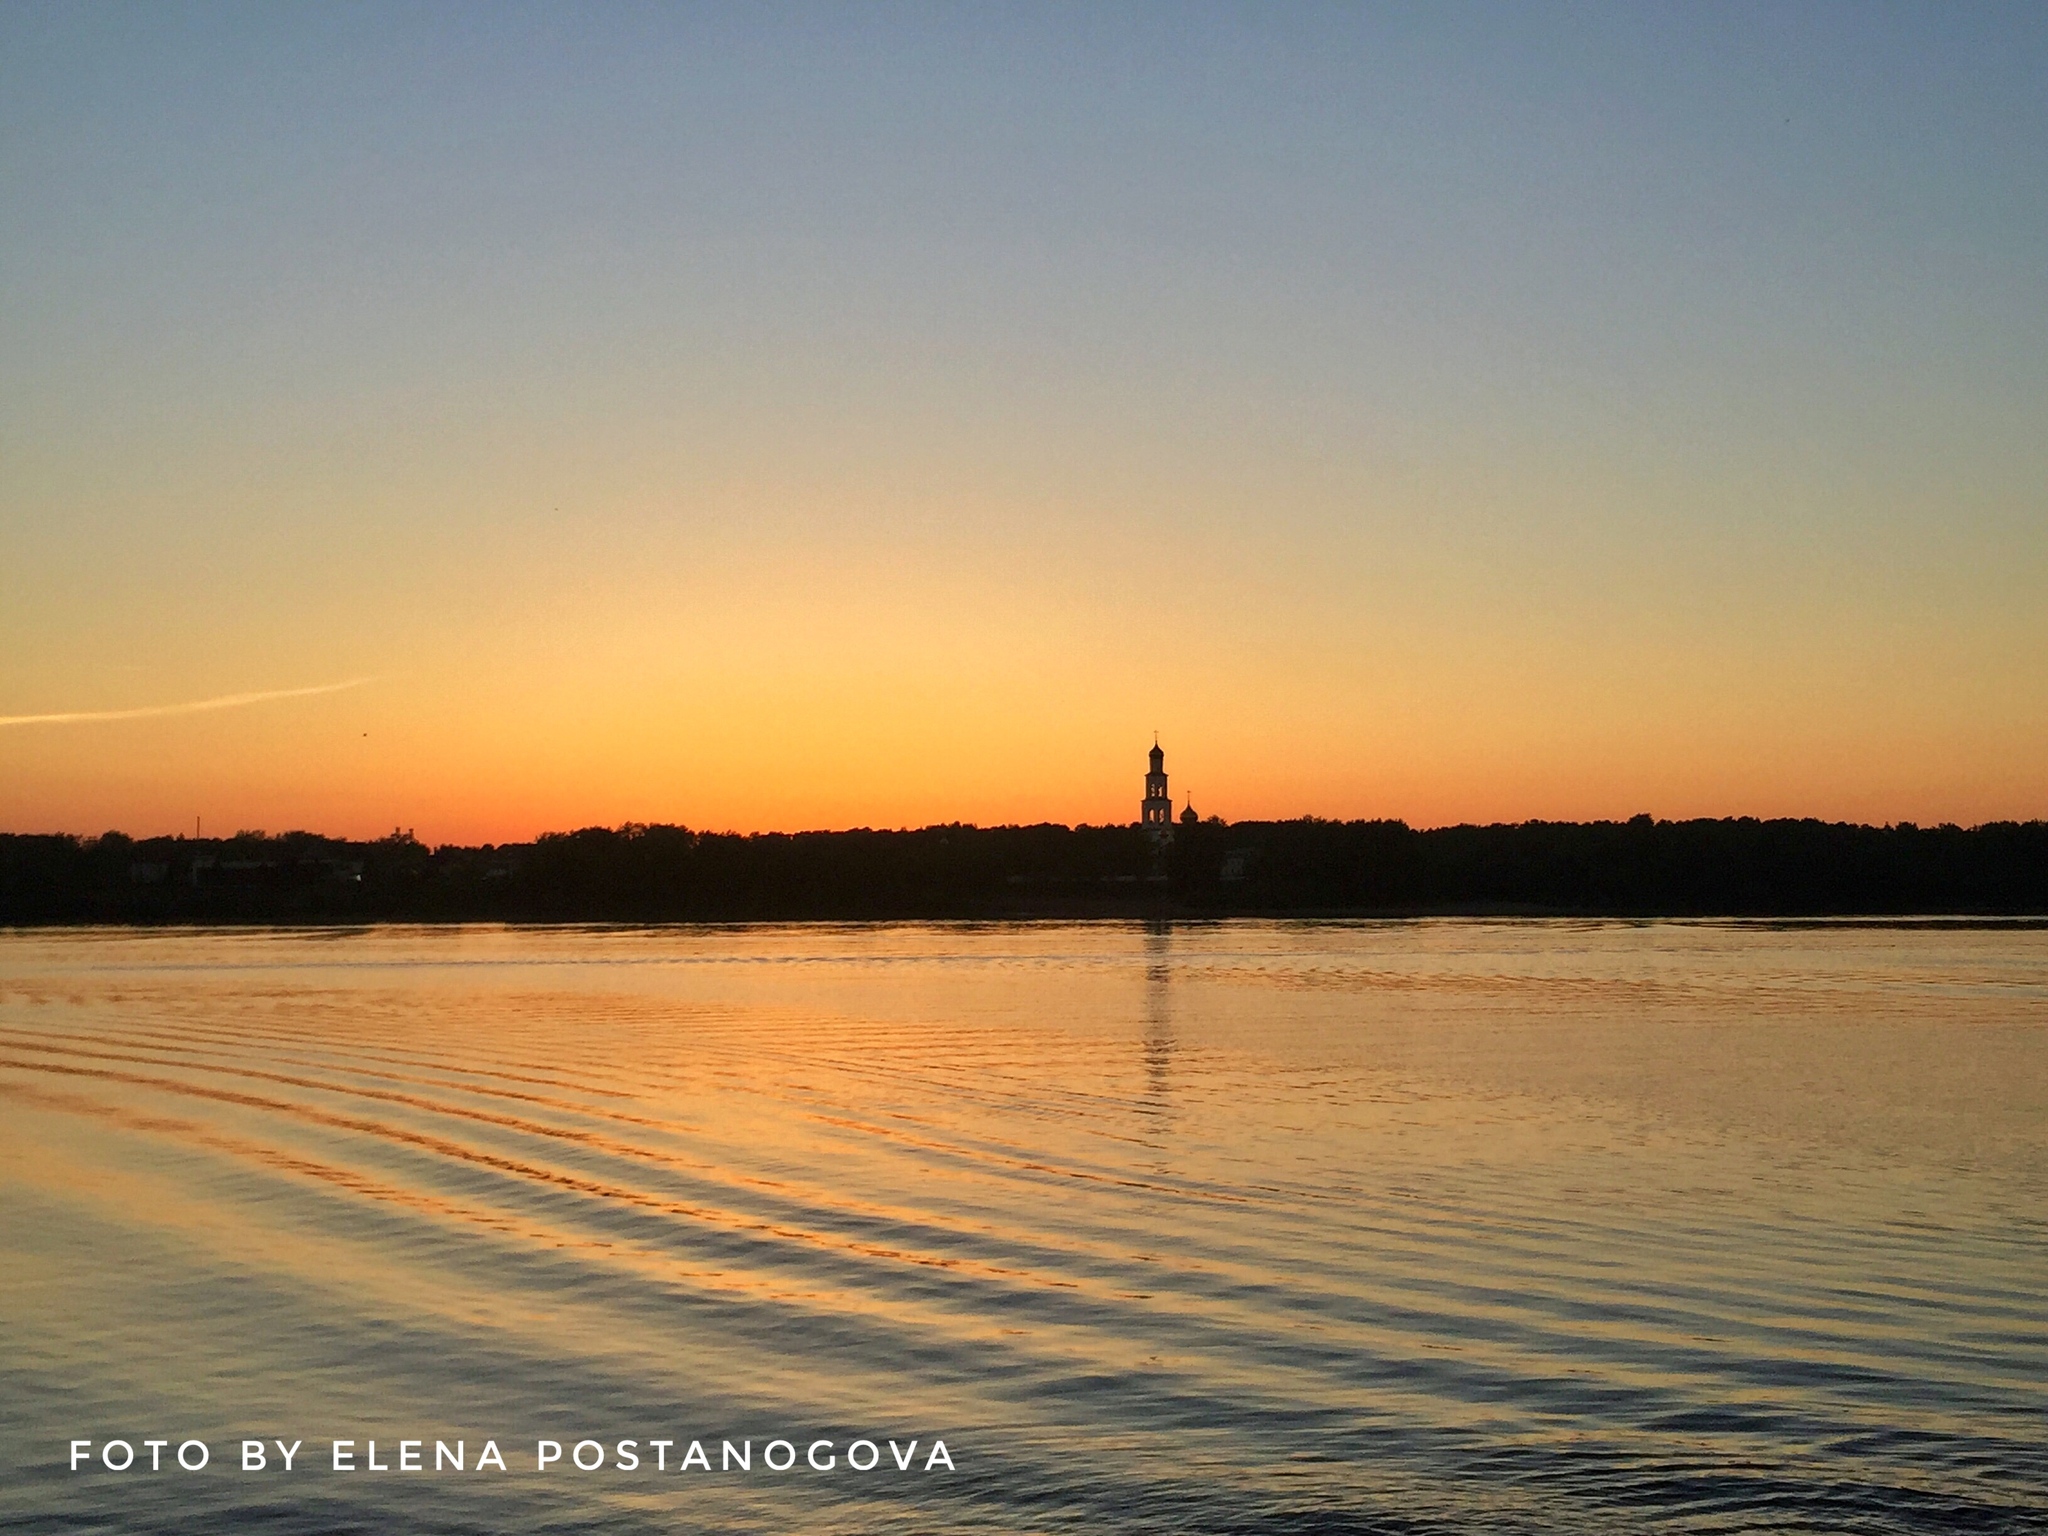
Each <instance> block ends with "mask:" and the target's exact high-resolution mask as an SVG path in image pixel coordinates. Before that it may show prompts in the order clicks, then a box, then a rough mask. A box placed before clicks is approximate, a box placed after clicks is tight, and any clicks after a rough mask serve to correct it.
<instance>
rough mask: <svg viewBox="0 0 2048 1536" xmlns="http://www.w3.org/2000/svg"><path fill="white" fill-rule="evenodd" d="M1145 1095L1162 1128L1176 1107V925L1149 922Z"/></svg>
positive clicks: (1145, 1102) (1149, 1110) (1147, 936)
mask: <svg viewBox="0 0 2048 1536" xmlns="http://www.w3.org/2000/svg"><path fill="white" fill-rule="evenodd" d="M1144 949H1145V1096H1144V1099H1143V1104H1144V1107H1145V1109H1146V1110H1147V1112H1148V1113H1150V1114H1151V1115H1152V1116H1153V1117H1154V1118H1155V1119H1156V1120H1157V1121H1158V1122H1159V1123H1160V1124H1161V1125H1162V1127H1163V1126H1164V1124H1165V1123H1166V1118H1167V1116H1168V1114H1169V1112H1170V1111H1171V1109H1172V1100H1171V1089H1172V1067H1173V924H1172V923H1170V922H1167V921H1164V920H1155V921H1153V922H1149V923H1147V924H1146V925H1145V942H1144Z"/></svg>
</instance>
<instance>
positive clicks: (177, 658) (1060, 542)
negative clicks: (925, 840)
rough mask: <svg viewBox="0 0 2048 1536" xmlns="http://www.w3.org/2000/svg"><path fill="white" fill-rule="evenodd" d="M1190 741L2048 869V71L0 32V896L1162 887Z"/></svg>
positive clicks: (1883, 59) (957, 29)
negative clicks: (1975, 852)
mask: <svg viewBox="0 0 2048 1536" xmlns="http://www.w3.org/2000/svg"><path fill="white" fill-rule="evenodd" d="M255 695H278V696H274V697H252V696H255ZM202 703H205V704H211V705H212V706H213V707H208V708H203V709H182V708H172V707H173V706H185V705H194V704H202ZM99 714H118V715H120V716H122V718H114V719H98V718H60V719H40V718H31V717H39V716H70V717H78V716H88V717H89V716H95V715H99ZM1155 729H1156V730H1157V731H1158V732H1159V735H1160V740H1161V742H1162V744H1163V745H1164V746H1165V747H1166V749H1167V754H1168V757H1167V767H1168V769H1169V770H1170V771H1171V773H1172V774H1173V782H1174V789H1175V792H1176V797H1177V798H1178V797H1179V795H1180V792H1181V791H1182V790H1187V791H1191V792H1192V794H1193V797H1194V803H1195V806H1196V808H1197V809H1198V810H1199V811H1201V812H1203V813H1204V814H1208V813H1212V812H1213V813H1217V814H1221V815H1223V816H1225V817H1227V818H1229V819H1232V820H1239V819H1250V818H1263V817H1275V816H1295V815H1301V814H1305V813H1314V814H1318V815H1323V816H1329V817H1358V816H1389V817H1401V818H1405V819H1406V820H1408V821H1410V822H1412V823H1415V824H1417V825H1434V824H1438V823H1444V822H1454V821H1465V820H1479V821H1493V820H1522V819H1525V818H1530V817H1546V818H1574V819H1576V818H1593V817H1625V816H1628V815H1631V814H1633V813H1635V812H1639V811H1648V812H1650V813H1652V814H1654V815H1657V816H1665V817H1682V816H1696V815H1730V814H1758V815H1817V816H1824V817H1829V818H1846V819H1855V820H1867V821H1878V822H1884V821H1894V820H1916V821H1921V822H1936V821H1942V820H1954V821H1959V822H1964V823H1973V822H1978V821H1983V820H1988V819H2002V818H2020V819H2031V818H2038V817H2043V816H2048V8H2044V7H2042V6H2040V5H2037V4H2030V5H2017V6H2009V7H2008V6H1994V5H1940V6H1927V7H1915V6H1877V5H1864V4H1857V5H1842V6H1830V5H1796V6H1784V5H1769V6H1754V7H1752V6H1742V5H1713V6H1704V5H1702V6H1666V5H1652V6H1616V7H1603V6H1532V5H1525V4H1515V5H1502V6H1448V5H1447V6H1423V7H1402V8H1392V7H1385V8H1383V7H1377V6H1368V7H1363V8H1354V7H1321V6H1309V5H1298V6H1264V7H1255V6H1244V7H1205V6H1186V5H1178V4H1176V5H1160V6H1150V7H1148V6H1133V7H1119V8H1104V7H1097V6H1074V7H1059V6H1028V7H1027V6H1019V7H1004V6H987V7H984V6H973V7H969V6H958V7H893V6H883V7H866V6H862V7H844V8H827V7H795V8H782V7H775V6H721V7H706V8H701V9H700V8H690V7H646V8H639V7H627V6H580V7H572V6H550V7H540V6H536V7H518V6H489V7H486V6H481V5H478V6H439V7H433V6H392V7H387V6H378V5H352V6H293V7H285V6H272V5H257V6H249V7H226V6H204V7H179V6H119V7H114V6H107V7H88V6H30V5H13V6H9V7H6V8H5V9H0V830H4V831H17V832H32V831H37V832H39V831H71V832H79V833H95V832H99V831H102V830H105V829H108V828H117V829H121V830H125V831H128V832H130V833H134V834H137V835H144V834H156V833H163V832H171V831H178V830H184V831H186V832H189V831H190V830H191V829H192V826H193V819H194V817H195V816H197V817H203V818H204V819H205V824H206V829H207V831H208V832H209V833H213V832H216V831H218V832H226V831H230V830H233V829H235V828H240V827H252V828H253V827H263V828H268V829H270V830H272V831H279V830H283V829H285V828H292V827H304V828H310V829H314V830H320V831H327V832H333V833H345V834H350V835H363V834H377V833H381V832H385V831H389V830H390V829H391V828H392V827H393V826H405V827H411V828H415V829H417V831H418V833H419V835H420V836H421V837H422V838H425V839H427V840H429V841H445V840H459V841H479V840H493V841H501V840H507V839H513V838H524V837H529V836H531V835H533V834H534V833H536V832H539V831H542V830H546V829H550V828H564V827H573V826H579V825H586V824H591V823H617V822H620V821H625V820H635V821H674V822H682V823H686V824H688V825H691V826H697V827H707V828H714V829H726V828H730V829H738V830H753V829H767V828H801V827H838V826H853V825H872V826H898V825H919V824H924V823H930V822H936V821H949V820H965V821H978V822H982V823H994V822H1006V821H1040V820H1053V821H1064V822H1075V821H1089V822H1102V821H1128V820H1131V819H1134V818H1135V816H1136V812H1137V802H1138V799H1139V796H1140V793H1141V776H1142V773H1143V770H1144V754H1145V750H1146V749H1147V748H1148V747H1149V746H1150V745H1151V742H1152V733H1153V731H1154V730H1155Z"/></svg>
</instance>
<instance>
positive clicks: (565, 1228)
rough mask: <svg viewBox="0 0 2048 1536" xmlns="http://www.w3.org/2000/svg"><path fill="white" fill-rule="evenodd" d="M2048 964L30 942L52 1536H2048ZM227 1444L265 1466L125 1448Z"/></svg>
mask: <svg viewBox="0 0 2048 1536" xmlns="http://www.w3.org/2000/svg"><path fill="white" fill-rule="evenodd" d="M2044 975H2048V934H2043V933H2040V932H2033V931H2025V930H2020V931H1991V932H1983V931H1972V930H1957V931H1946V930H1943V929H1940V928H1938V927H1937V928H1920V929H1905V930H1896V931H1886V930H1867V929H1858V930H1790V931H1787V930H1783V929H1776V928H1770V927H1765V926H1762V925H1758V926H1756V927H1754V928H1748V927H1743V926H1741V925H1683V924H1671V925H1652V926H1649V927H1645V926H1643V925H1623V924H1615V925H1585V924H1574V925H1546V924H1541V923H1524V924H1499V923H1469V924H1455V923H1418V924H1321V925H1318V924H1256V923H1232V924H1218V925H1206V926H1201V927H1196V928H1181V929H1173V930H1167V929H1155V930H1147V929H1143V928H1133V927H1128V926H1119V925H1104V926H1078V927H1076V926H1058V925H1044V926H1018V927H993V928H991V927H971V926H970V927H943V926H941V927H916V926H906V927H895V926H883V927H875V928H859V927H853V928H800V927H799V928H779V929H778V928H764V929H742V930H731V929H724V930H690V929H653V930H607V929H586V930H493V929H454V930H417V929H381V930H369V931H365V932H360V933H354V934H348V935H339V936H337V935H330V934H320V935H310V934H301V933H292V932H285V931H280V932H254V933H250V932H233V933H206V932H188V933H166V934H132V933H89V934H78V933H65V934H37V933H18V934H13V935H0V1105H4V1106H5V1108H4V1112H0V1149H4V1154H5V1159H6V1161H5V1169H6V1173H5V1176H4V1179H0V1222H4V1230H5V1231H6V1233H7V1239H6V1243H5V1245H4V1248H0V1253H4V1269H0V1298H4V1303H5V1304H4V1306H0V1330H4V1332H0V1346H4V1349H5V1356H4V1363H0V1389H4V1390H0V1444H4V1446H5V1456H6V1474H5V1478H4V1481H0V1523H5V1524H6V1525H7V1526H8V1527H9V1528H19V1529H23V1530H49V1531H58V1530H74V1529H81V1528H107V1529H121V1530H140V1529H155V1528H163V1529H171V1528H176V1529H180V1530H205V1529H212V1528H215V1527H219V1528H222V1529H225V1528H227V1527H229V1526H233V1527H234V1528H237V1529H241V1528H246V1527H250V1526H255V1527H259V1528H270V1529H276V1530H281V1531H312V1530H333V1529H365V1530H369V1529H377V1530H382V1529H389V1528H394V1527H397V1528H404V1529H409V1530H451V1531H454V1530H463V1531H471V1530H477V1531H480V1530H493V1531H500V1530H509V1531H529V1530H530V1531H536V1532H538V1531H542V1530H549V1529H556V1528H562V1527H565V1526H573V1525H584V1524H598V1523H602V1524H604V1525H605V1526H606V1527H607V1528H612V1527H621V1528H640V1527H646V1528H648V1529H668V1528H672V1527H673V1526H674V1524H675V1522H676V1521H677V1520H678V1519H681V1520H683V1521H685V1522H686V1524H687V1525H688V1527H689V1528H691V1529H704V1530H730V1531H749V1530H762V1531H768V1530H776V1531H781V1530H791V1529H803V1530H822V1531H837V1530H847V1531H852V1530H862V1531H867V1530H881V1529H904V1530H934V1529H946V1530H951V1529H957V1530H991V1531H1012V1530H1019V1531H1021V1530H1041V1531H1045V1530H1075V1531H1079V1530H1105V1529H1116V1530H1129V1531H1218V1532H1222V1531H1250V1532H1257V1531H1274V1532H1277V1531H1293V1530H1300V1531H1337V1532H1344V1531H1357V1532H1366V1531H1375V1532H1381V1531H1384V1532H1425V1531H1431V1532H1434V1531H1459V1532H1464V1531H1496V1530H1497V1531H1588V1532H1605V1531H1615V1532H1625V1531H1639V1530H1643V1529H1651V1528H1654V1529H1659V1530H1671V1531H1698V1532H1709V1531H1716V1532H1718V1531H1732V1530H1755V1529H1787V1530H1844V1531H1849V1530H1854V1531H1872V1532H1890V1531H1901V1532H1903V1531H1935V1530H1968V1531H1980V1530H1981V1531H2006V1530H2014V1531H2017V1530H2027V1529H2040V1528H2042V1527H2041V1525H2040V1522H2039V1519H2038V1511H2040V1510H2041V1509H2042V1508H2044V1507H2048V1434H2044V1427H2043V1426H2044V1417H2043V1415H2044V1410H2048V1394H2044V1388H2043V1381H2044V1377H2048V1322H2044V1308H2043V1305H2042V1303H2043V1299H2044V1298H2043V1290H2044V1287H2043V1284H2042V1280H2043V1274H2044V1269H2043V1265H2042V1259H2043V1257H2044V1248H2043V1242H2042V1237H2043V1225H2042V1218H2041V1216H2040V1212H2041V1211H2042V1210H2044V1209H2048V1201H2044V1199H2043V1196H2044V1194H2048V988H2044V987H2043V986H2042V985H2041V981H2042V979H2043V977H2044ZM166 1434H168V1435H170V1436H172V1437H173V1439H174V1440H175V1439H182V1438H185V1437H187V1436H191V1437H196V1438H200V1439H204V1440H206V1441H208V1442H209V1443H210V1444H211V1445H212V1446H213V1448H214V1454H215V1457H216V1460H215V1463H214V1465H213V1466H212V1467H211V1468H210V1469H209V1470H208V1471H207V1472H204V1473H198V1474H189V1475H183V1474H164V1475H159V1476H156V1477H145V1476H143V1475H140V1474H133V1473H131V1474H125V1475H122V1474H115V1473H112V1472H106V1471H98V1470H81V1471H80V1472H78V1473H72V1472H70V1471H69V1470H68V1469H67V1467H66V1465H65V1447H66V1445H67V1444H68V1442H69V1440H70V1439H71V1438H73V1437H91V1438H93V1439H94V1440H95V1441H96V1442H97V1441H104V1440H106V1439H108V1438H111V1437H114V1436H125V1437H126V1438H128V1439H130V1440H139V1439H140V1438H141V1437H143V1436H145V1435H149V1436H157V1437H161V1436H163V1435H166ZM253 1436H263V1437H265V1438H272V1437H276V1436H283V1437H284V1438H285V1439H286V1440H287V1441H289V1440H290V1439H293V1438H304V1439H305V1440H306V1441H307V1444H308V1449H307V1452H306V1453H305V1454H306V1455H308V1456H317V1457H318V1458H320V1459H319V1460H318V1461H317V1462H316V1463H314V1464H313V1465H312V1466H310V1467H308V1465H307V1463H306V1462H304V1461H302V1462H301V1463H300V1470H297V1471H295V1472H294V1473H292V1474H291V1475H290V1476H289V1477H285V1476H283V1475H281V1474H274V1473H273V1474H268V1475H266V1474H255V1473H249V1474H244V1473H242V1472H241V1471H239V1470H238V1468H236V1467H235V1466H232V1465H230V1464H229V1463H230V1461H231V1458H232V1457H233V1455H234V1443H235V1442H237V1441H239V1440H240V1439H242V1438H244V1437H253ZM544 1436H545V1437H550V1438H554V1439H559V1440H562V1441H563V1442H564V1443H565V1444H567V1443H571V1442H573V1441H575V1440H577V1439H581V1438H585V1437H589V1438H591V1439H596V1440H600V1441H602V1442H604V1443H605V1444H607V1445H611V1444H614V1443H615V1442H617V1441H619V1440H621V1439H627V1438H631V1439H634V1440H636V1441H637V1442H638V1443H639V1451H640V1454H641V1455H643V1456H646V1457H650V1458H651V1452H650V1451H649V1449H648V1442H649V1441H651V1440H653V1439H655V1438H665V1439H670V1440H674V1441H676V1442H677V1444H678V1446H682V1445H687V1444H688V1442H689V1441H690V1440H691V1439H692V1438H697V1439H702V1440H704V1441H705V1442H706V1443H707V1445H709V1446H711V1447H713V1451H714V1454H715V1451H716V1447H717V1445H718V1443H719V1442H720V1441H722V1440H725V1439H732V1440H734V1441H735V1442H740V1441H745V1440H752V1441H753V1442H754V1443H755V1446H756V1451H757V1453H758V1451H759V1448H760V1447H761V1446H762V1445H765V1443H766V1442H767V1441H769V1440H772V1439H775V1438H778V1437H781V1438H787V1439H789V1440H791V1441H793V1442H795V1444H797V1445H798V1446H803V1445H805V1444H807V1443H808V1442H809V1441H811V1440H813V1439H827V1440H830V1441H832V1442H833V1445H834V1448H835V1451H836V1452H837V1453H838V1454H839V1455H841V1456H843V1455H844V1450H845V1447H846V1445H847V1444H848V1443H849V1442H850V1441H852V1440H854V1439H856V1438H859V1437H862V1436H867V1437H870V1438H873V1439H876V1440H878V1441H884V1442H886V1441H887V1440H888V1439H889V1438H891V1437H894V1438H896V1439H897V1440H899V1441H907V1440H908V1439H911V1438H916V1439H917V1440H918V1441H919V1442H920V1445H921V1446H922V1447H923V1448H924V1449H923V1450H921V1451H920V1453H919V1457H920V1460H919V1462H918V1463H917V1465H916V1467H915V1469H914V1470H911V1471H907V1472H900V1473H899V1472H897V1471H895V1470H894V1469H893V1468H892V1467H890V1466H889V1464H888V1463H887V1461H886V1460H885V1462H884V1464H883V1467H882V1468H879V1469H877V1470H875V1471H872V1472H865V1473H856V1472H852V1471H849V1470H847V1469H846V1467H845V1466H844V1464H843V1462H842V1463H841V1464H840V1465H838V1466H837V1467H835V1469H834V1470H833V1471H831V1472H829V1473H827V1472H812V1471H810V1470H808V1469H806V1468H804V1467H803V1464H802V1462H801V1461H800V1462H799V1463H798V1468H797V1469H796V1470H792V1471H790V1472H787V1473H773V1472H764V1471H763V1470H761V1467H760V1463H759V1462H758V1461H757V1462H756V1464H755V1470H753V1471H752V1472H750V1473H747V1474H741V1473H739V1472H731V1473H721V1472H716V1471H714V1472H711V1473H709V1474H707V1473H704V1472H700V1471H695V1470H692V1471H688V1472H680V1473H679V1472H676V1471H673V1470H671V1471H669V1472H667V1473H665V1474H664V1473H656V1472H655V1471H653V1470H652V1468H651V1465H650V1464H648V1463H643V1466H642V1468H641V1469H640V1470H637V1471H631V1472H629V1471H624V1470H620V1469H618V1468H616V1467H607V1468H606V1469H605V1470H602V1471H597V1472H588V1473H585V1472H578V1471H575V1470H573V1469H571V1468H568V1467H563V1466H558V1467H555V1468H552V1469H550V1470H549V1471H547V1472H545V1473H539V1472H536V1471H535V1470H533V1447H534V1443H535V1441H536V1440H537V1439H539V1438H540V1437H544ZM333 1437H348V1438H353V1439H355V1440H356V1441H357V1442H358V1446H359V1447H360V1445H361V1443H362V1442H363V1441H365V1440H367V1439H370V1438H376V1439H377V1440H378V1441H379V1443H380V1445H385V1446H387V1447H388V1446H389V1445H390V1444H391V1443H392V1442H396V1441H397V1440H399V1439H401V1438H410V1439H422V1440H425V1441H426V1442H427V1443H428V1444H429V1445H431V1444H432V1442H433V1441H434V1440H435V1439H437V1438H439V1439H446V1440H449V1441H450V1442H452V1441H454V1440H455V1439H457V1438H461V1439H463V1440H464V1441H465V1442H466V1444H467V1445H468V1446H470V1447H472V1448H474V1447H476V1446H477V1445H478V1444H479V1443H480V1442H481V1441H482V1440H483V1439H484V1438H486V1437H495V1438H497V1439H498V1440H499V1441H500V1442H501V1444H502V1446H503V1448H504V1450H505V1451H506V1454H507V1457H508V1460H509V1461H510V1464H511V1466H510V1470H509V1471H507V1472H506V1473H505V1474H503V1475H502V1476H500V1475H497V1474H478V1473H475V1472H465V1473H462V1474H454V1473H439V1474H435V1473H424V1474H407V1473H392V1474H389V1475H384V1474H366V1473H360V1472H359V1473H355V1474H350V1473H342V1472H334V1471H331V1470H329V1469H328V1466H327V1462H326V1459H325V1458H326V1455H327V1451H326V1446H327V1443H328V1441H329V1440H330V1439H331V1438H333ZM936 1437H943V1439H944V1440H945V1443H946V1445H947V1448H948V1450H949V1452H950V1454H951V1456H952V1458H953V1460H954V1461H955V1469H954V1470H952V1471H950V1472H948V1471H946V1470H945V1469H943V1468H935V1469H934V1470H932V1471H930V1472H925V1471H923V1470H922V1457H923V1456H925V1455H927V1454H928V1453H929V1448H930V1446H931V1443H932V1441H933V1440H934V1438H936ZM668 1454H671V1455H678V1456H679V1455H680V1450H676V1451H672V1452H669V1453H668Z"/></svg>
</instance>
